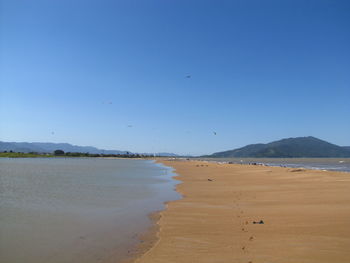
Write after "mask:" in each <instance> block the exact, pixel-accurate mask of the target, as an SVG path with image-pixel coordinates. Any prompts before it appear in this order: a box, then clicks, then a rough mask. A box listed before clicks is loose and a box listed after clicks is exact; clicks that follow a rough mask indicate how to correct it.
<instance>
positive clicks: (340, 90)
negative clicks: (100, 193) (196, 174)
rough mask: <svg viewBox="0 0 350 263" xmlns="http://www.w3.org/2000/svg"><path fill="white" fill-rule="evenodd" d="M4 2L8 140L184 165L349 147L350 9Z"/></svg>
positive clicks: (1, 54)
mask: <svg viewBox="0 0 350 263" xmlns="http://www.w3.org/2000/svg"><path fill="white" fill-rule="evenodd" d="M0 3H1V8H0V9H1V14H0V37H1V39H0V139H1V140H3V141H29V142H33V141H41V142H68V143H72V144H77V145H92V146H96V147H100V148H104V149H120V150H129V151H135V152H164V151H166V152H175V153H180V154H207V153H212V152H216V151H221V150H229V149H233V148H236V147H240V146H244V145H246V144H250V143H257V142H270V141H273V140H278V139H281V138H285V137H297V136H308V135H313V136H316V137H319V138H321V139H324V140H327V141H330V142H332V143H335V144H339V145H350V16H349V13H350V2H349V1H340V0H338V1H336V0H333V1H331V0H329V1H325V0H315V1H311V0H302V1H299V0H284V1H280V0H275V1H269V0H266V1H260V0H259V1H258V0H256V1H253V0H244V1H243V0H236V1H234V0H231V1H206V0H201V1H191V0H186V1H182V0H176V1H175V0H173V1H170V0H165V1H164V0H157V1H153V0H148V1H132V0H125V1H106V0H99V1H97V0H94V1H92V0H75V1H71V0H69V1H68V0H59V1H58V0H57V1H56V0H55V1H47V0H41V1H39V0H31V1H28V0H22V1H20V0H0ZM187 75H191V77H190V78H187V77H186V76H187ZM130 126H131V127H130ZM214 132H216V135H214Z"/></svg>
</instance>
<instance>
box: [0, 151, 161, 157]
mask: <svg viewBox="0 0 350 263" xmlns="http://www.w3.org/2000/svg"><path fill="white" fill-rule="evenodd" d="M1 157H4V158H52V157H103V158H107V157H112V158H154V156H153V155H143V154H133V153H127V154H91V153H80V152H66V153H64V152H63V153H58V154H57V153H37V152H30V153H23V152H13V151H4V152H0V158H1Z"/></svg>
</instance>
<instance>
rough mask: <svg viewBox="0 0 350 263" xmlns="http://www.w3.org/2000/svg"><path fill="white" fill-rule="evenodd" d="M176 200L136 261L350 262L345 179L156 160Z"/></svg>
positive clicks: (349, 196)
mask: <svg viewBox="0 0 350 263" xmlns="http://www.w3.org/2000/svg"><path fill="white" fill-rule="evenodd" d="M160 162H161V163H163V164H164V165H166V166H170V167H173V168H174V169H175V173H176V174H177V176H176V177H175V179H177V180H180V181H181V183H180V184H178V185H177V188H176V190H177V191H178V192H179V193H181V194H182V196H183V198H182V199H180V200H176V201H171V202H169V203H167V205H166V209H165V210H164V211H162V212H160V217H159V220H158V222H157V224H158V233H157V241H156V242H154V243H153V245H152V247H151V248H149V249H148V250H147V251H146V252H145V253H143V254H142V255H141V256H139V257H138V258H136V259H135V261H134V262H135V263H158V262H159V263H167V262H174V263H175V262H177V263H187V262H188V263H197V262H198V263H206V262H208V263H209V262H210V263H215V262H222V263H224V262H225V263H226V262H237V263H300V262H305V263H316V262H317V263H322V262H332V263H336V262H339V263H345V262H350V173H344V172H330V171H317V170H305V169H295V168H294V169H293V168H282V167H267V166H258V165H241V164H220V163H212V162H203V161H192V160H191V161H178V160H161V161H160Z"/></svg>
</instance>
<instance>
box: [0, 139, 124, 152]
mask: <svg viewBox="0 0 350 263" xmlns="http://www.w3.org/2000/svg"><path fill="white" fill-rule="evenodd" d="M58 149H59V150H63V151H64V152H81V153H91V154H125V153H127V151H119V150H102V149H98V148H95V147H92V146H77V145H72V144H69V143H48V142H1V141H0V151H1V152H3V151H13V152H23V153H29V152H38V153H52V152H53V151H55V150H58Z"/></svg>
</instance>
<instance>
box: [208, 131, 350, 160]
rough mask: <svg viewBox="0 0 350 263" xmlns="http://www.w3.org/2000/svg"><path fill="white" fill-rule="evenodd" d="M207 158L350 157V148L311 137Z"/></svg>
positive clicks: (280, 141) (253, 145)
mask: <svg viewBox="0 0 350 263" xmlns="http://www.w3.org/2000/svg"><path fill="white" fill-rule="evenodd" d="M207 157H217V158H227V157H257V158H260V157H271V158H272V157H275V158H293V157H300V158H302V157H350V147H347V146H345V147H341V146H338V145H335V144H331V143H329V142H326V141H323V140H320V139H317V138H315V137H312V136H309V137H297V138H288V139H282V140H279V141H274V142H271V143H267V144H262V143H259V144H250V145H247V146H245V147H242V148H239V149H235V150H229V151H224V152H217V153H214V154H212V155H209V156H207Z"/></svg>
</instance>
